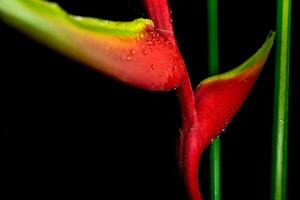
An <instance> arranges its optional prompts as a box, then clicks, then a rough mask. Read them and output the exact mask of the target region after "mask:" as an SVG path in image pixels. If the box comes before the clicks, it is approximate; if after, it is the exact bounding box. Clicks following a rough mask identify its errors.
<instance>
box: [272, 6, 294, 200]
mask: <svg viewBox="0 0 300 200" xmlns="http://www.w3.org/2000/svg"><path fill="white" fill-rule="evenodd" d="M277 32H278V35H277V39H276V62H275V93H274V126H273V152H272V153H273V155H272V180H271V199H272V200H285V199H286V189H287V157H288V156H287V151H288V109H289V67H290V66H289V65H290V35H291V0H277Z"/></svg>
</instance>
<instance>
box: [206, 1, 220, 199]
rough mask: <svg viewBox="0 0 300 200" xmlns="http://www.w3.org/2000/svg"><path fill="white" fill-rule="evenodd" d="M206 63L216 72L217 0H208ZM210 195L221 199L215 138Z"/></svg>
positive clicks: (210, 71) (210, 70)
mask: <svg viewBox="0 0 300 200" xmlns="http://www.w3.org/2000/svg"><path fill="white" fill-rule="evenodd" d="M207 8H208V65H209V74H210V75H215V74H217V73H218V68H219V63H218V60H219V59H218V57H219V56H218V0H208V2H207ZM210 181H211V182H210V196H211V200H221V141H220V138H217V139H216V140H215V141H214V143H213V144H211V147H210Z"/></svg>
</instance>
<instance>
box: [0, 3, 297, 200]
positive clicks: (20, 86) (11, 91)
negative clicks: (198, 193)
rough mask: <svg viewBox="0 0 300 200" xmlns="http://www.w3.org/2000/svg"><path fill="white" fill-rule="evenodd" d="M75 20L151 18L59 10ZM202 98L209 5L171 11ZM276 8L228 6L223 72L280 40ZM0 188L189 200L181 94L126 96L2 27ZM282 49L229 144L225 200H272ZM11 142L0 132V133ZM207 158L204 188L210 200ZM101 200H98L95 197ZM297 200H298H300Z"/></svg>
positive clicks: (127, 10)
mask: <svg viewBox="0 0 300 200" xmlns="http://www.w3.org/2000/svg"><path fill="white" fill-rule="evenodd" d="M57 2H59V3H60V5H62V7H63V8H64V9H66V10H67V11H68V12H70V13H72V14H77V15H82V16H93V17H98V18H105V19H110V20H133V19H135V18H138V17H144V18H146V17H147V16H146V14H145V10H144V8H143V5H142V1H134V0H126V1H125V0H119V1H118V0H110V1H104V0H103V1H82V0H73V1H63V0H60V1H57ZM169 3H170V7H171V9H172V13H173V14H172V15H173V20H174V24H175V33H176V37H177V40H178V43H179V47H180V49H181V52H182V54H183V57H184V59H185V61H186V64H187V67H188V70H189V73H190V76H191V79H192V84H193V86H194V87H195V86H196V85H197V84H198V83H199V82H200V81H201V80H202V79H204V78H205V77H207V73H208V70H207V21H206V20H207V17H206V14H207V13H206V2H205V1H196V0H194V1H179V0H178V1H175V0H173V1H169ZM275 6H276V5H275V1H271V0H251V1H225V0H219V39H220V41H219V43H220V66H221V67H220V71H226V70H228V69H231V68H232V67H235V66H238V65H239V64H240V63H241V62H243V61H244V60H245V59H247V58H248V57H249V56H250V55H251V54H253V53H254V52H255V51H256V50H257V49H258V48H259V47H260V45H261V44H262V43H263V42H264V40H265V38H266V36H267V34H268V32H269V31H270V30H275V29H276V26H275V16H276V8H275ZM293 8H294V9H293V23H292V25H293V27H292V29H293V31H292V61H291V76H292V77H291V99H290V100H291V103H290V106H291V112H290V135H289V168H288V171H289V172H288V173H289V181H288V199H295V198H294V196H296V194H297V184H294V183H295V182H296V180H299V179H297V178H296V177H297V176H298V175H299V172H298V171H299V170H298V169H299V164H296V162H297V158H298V148H297V143H298V139H299V136H298V135H299V131H300V130H299V123H297V122H298V121H299V120H298V119H299V112H297V110H299V105H297V102H298V101H299V97H296V91H299V80H297V79H296V76H297V74H299V64H300V63H299V56H298V57H297V55H298V54H299V37H297V35H298V36H299V29H296V27H297V26H299V14H298V13H299V11H297V10H296V8H299V2H298V1H293ZM0 34H1V37H0V43H1V47H0V51H1V73H0V74H1V75H0V76H1V81H3V82H2V84H1V86H2V87H1V88H2V89H1V90H2V92H1V93H2V95H1V99H2V103H1V105H2V106H1V110H2V111H1V115H2V121H3V125H4V126H2V128H1V129H3V133H4V134H2V136H4V138H3V139H2V140H1V143H3V145H2V146H3V147H4V149H3V151H2V153H3V155H2V157H3V160H2V162H1V163H2V164H1V165H2V166H4V169H2V175H5V177H7V178H5V179H2V180H3V181H4V183H5V185H6V189H7V190H6V191H8V192H9V194H10V196H12V197H13V196H15V195H21V196H23V197H25V196H27V197H39V198H40V199H43V198H46V197H63V198H68V197H69V198H73V197H80V198H81V199H121V198H122V199H174V200H176V199H178V200H179V199H180V200H183V199H187V198H186V197H185V194H184V190H183V189H182V188H183V186H182V185H181V183H180V180H179V177H178V171H177V167H176V156H175V147H176V138H177V135H178V129H179V128H180V112H179V105H178V102H177V99H176V95H175V92H168V93H151V92H146V91H142V90H138V89H135V88H131V87H128V86H126V85H123V84H121V83H119V82H117V81H114V80H111V79H110V78H107V77H105V76H103V75H101V74H98V73H96V72H94V71H93V70H90V69H89V68H86V67H85V66H83V65H81V64H78V63H77V62H75V61H72V60H70V59H68V58H66V57H64V56H61V55H60V54H58V53H56V52H54V51H52V50H49V49H47V48H46V47H44V46H43V45H40V44H38V43H36V42H34V41H32V40H31V39H29V38H28V37H26V36H25V35H23V34H21V33H19V32H17V31H15V30H14V29H12V28H10V27H8V26H6V25H5V24H3V23H1V24H0ZM274 59H275V55H274V50H273V51H272V53H271V55H270V58H269V60H268V61H267V64H266V66H265V69H264V70H263V72H262V74H261V76H260V78H259V80H258V82H257V84H256V85H255V87H254V89H253V91H252V93H251V94H250V96H249V98H248V99H247V101H246V102H245V104H244V106H243V107H242V109H241V110H240V112H239V113H238V114H237V116H236V117H235V118H234V120H233V121H232V123H231V124H230V125H229V126H228V128H227V129H226V132H225V134H223V135H222V137H221V138H222V161H223V162H222V173H223V174H222V176H223V179H222V181H223V191H222V192H223V199H225V200H226V199H231V200H235V199H255V200H260V199H262V200H265V199H269V193H270V192H269V185H270V184H269V182H270V156H271V141H272V139H271V136H272V115H273V114H272V107H273V105H272V104H273V87H274V84H273V81H274V79H273V77H274ZM1 132H2V131H1ZM207 161H208V160H207V152H205V154H204V157H203V159H202V160H201V168H200V182H201V190H202V193H203V196H204V197H205V199H208V198H207V197H208V193H209V192H208V191H209V188H208V182H209V177H208V166H207V165H208V164H207V163H208V162H207ZM92 197H93V198H92ZM296 199H297V198H296Z"/></svg>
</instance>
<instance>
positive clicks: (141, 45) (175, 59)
mask: <svg viewBox="0 0 300 200" xmlns="http://www.w3.org/2000/svg"><path fill="white" fill-rule="evenodd" d="M0 12H1V18H2V19H3V20H4V21H7V22H8V23H9V24H12V25H13V26H15V27H16V28H17V29H20V30H21V31H23V32H25V33H27V34H28V35H30V36H31V37H33V38H35V39H36V40H38V41H39V42H42V43H44V44H46V45H47V46H49V47H51V48H53V49H55V50H57V51H59V52H61V53H63V54H65V55H67V56H70V57H72V58H73V59H76V60H78V61H80V62H83V63H85V64H87V65H88V66H91V67H93V68H94V69H96V70H99V71H100V72H102V73H104V74H107V75H109V76H111V77H113V78H115V79H117V80H120V81H123V82H125V83H128V84H130V85H133V86H136V87H139V88H143V89H147V90H154V91H165V90H170V89H173V88H176V87H177V86H179V84H180V82H181V76H182V75H181V74H182V72H183V63H182V59H181V57H180V54H179V52H178V50H177V47H176V46H175V45H174V44H173V43H172V42H171V41H169V40H168V38H167V37H166V36H164V35H162V34H161V33H160V32H159V31H157V30H156V28H155V27H154V25H153V23H152V21H151V20H149V19H136V20H134V21H132V22H112V21H108V20H100V19H94V18H83V17H79V16H72V15H69V14H67V13H66V12H65V11H63V10H62V9H61V8H60V7H59V6H58V5H57V4H55V3H49V2H46V1H41V0H0Z"/></svg>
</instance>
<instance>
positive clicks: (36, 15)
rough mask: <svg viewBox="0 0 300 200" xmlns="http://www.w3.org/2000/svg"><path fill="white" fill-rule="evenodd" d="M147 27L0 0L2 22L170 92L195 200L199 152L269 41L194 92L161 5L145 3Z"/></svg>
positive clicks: (255, 71)
mask: <svg viewBox="0 0 300 200" xmlns="http://www.w3.org/2000/svg"><path fill="white" fill-rule="evenodd" d="M144 2H145V6H146V10H147V12H148V14H149V16H150V18H151V19H152V20H153V21H151V20H149V19H136V20H134V21H132V22H112V21H107V20H100V19H94V18H84V17H79V16H73V15H69V14H67V13H66V12H65V11H63V10H62V9H61V8H60V7H59V6H58V5H57V4H55V3H50V2H47V1H42V0H0V19H1V20H3V21H4V22H6V23H8V24H10V25H12V26H14V27H15V28H16V29H18V30H20V31H22V32H24V33H26V34H28V35H29V36H30V37H32V38H34V39H36V40H37V41H39V42H41V43H44V44H46V45H47V46H49V47H51V48H52V49H54V50H57V51H59V52H61V53H63V54H65V55H67V56H69V57H71V58H73V59H75V60H78V61H80V62H83V63H85V64H86V65H88V66H90V67H92V68H93V69H95V70H97V71H99V72H101V73H103V74H106V75H108V76H110V77H112V78H114V79H116V80H119V81H122V82H124V83H126V84H130V85H132V86H134V87H138V88H142V89H146V90H150V91H169V90H171V89H176V92H177V95H178V99H179V102H180V105H181V111H182V121H183V124H182V125H183V128H182V130H181V131H180V136H179V142H178V159H179V160H178V162H179V167H180V170H181V172H182V175H183V180H184V183H185V185H186V190H187V193H188V196H189V197H190V199H191V200H201V199H202V197H201V193H200V190H199V185H198V165H199V160H200V157H201V154H202V152H203V151H204V149H205V148H207V146H208V145H209V144H210V143H211V141H212V140H213V139H215V138H216V137H217V136H218V135H219V134H220V133H221V132H222V129H224V128H225V127H226V126H227V125H228V123H230V121H231V120H232V118H233V117H234V115H235V114H236V113H237V112H238V110H239V109H240V107H241V106H242V104H243V102H244V101H245V99H246V98H247V96H248V94H249V92H250V91H251V89H252V87H253V85H254V83H255V81H256V79H257V78H258V76H259V73H260V72H261V70H262V68H263V66H264V63H265V62H266V60H267V58H268V55H269V53H270V50H271V48H272V45H273V40H274V37H275V33H274V32H271V33H270V35H269V37H268V38H267V40H266V42H265V43H264V45H263V46H262V47H261V48H260V49H259V50H258V51H257V53H255V54H254V55H253V56H252V57H250V58H249V59H248V60H247V61H246V62H244V63H243V64H242V65H240V66H239V67H237V68H235V69H233V70H231V71H229V72H226V73H223V74H219V75H215V76H212V77H209V78H207V79H205V80H204V81H202V82H201V83H200V84H199V86H198V87H197V88H196V90H195V91H193V89H192V87H191V83H190V78H189V75H188V73H187V69H186V67H185V64H184V61H183V59H182V57H181V54H180V52H179V50H178V47H177V42H176V38H175V36H174V32H173V25H172V20H171V16H170V12H169V7H168V3H167V0H144Z"/></svg>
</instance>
